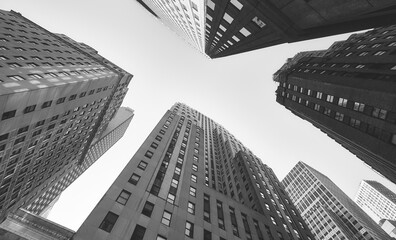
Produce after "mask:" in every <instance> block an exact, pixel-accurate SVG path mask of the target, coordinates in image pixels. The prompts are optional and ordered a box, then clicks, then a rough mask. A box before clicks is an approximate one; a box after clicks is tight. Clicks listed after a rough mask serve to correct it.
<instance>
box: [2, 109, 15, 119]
mask: <svg viewBox="0 0 396 240" xmlns="http://www.w3.org/2000/svg"><path fill="white" fill-rule="evenodd" d="M15 114H16V110H12V111H8V112H5V113H3V115H2V116H1V120H6V119H9V118H13V117H15Z"/></svg>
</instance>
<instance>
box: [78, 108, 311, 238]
mask: <svg viewBox="0 0 396 240" xmlns="http://www.w3.org/2000/svg"><path fill="white" fill-rule="evenodd" d="M73 239H74V240H82V239H97V240H100V239H113V240H120V239H125V240H129V239H133V240H142V239H145V240H148V239H158V240H164V239H169V240H171V239H172V240H176V239H203V240H209V239H221V240H224V239H254V240H257V239H259V240H264V239H273V240H281V239H307V240H309V239H312V240H313V239H314V238H313V236H312V235H311V233H310V231H309V230H308V227H307V226H306V225H305V223H304V221H303V220H302V218H301V216H300V215H299V214H298V212H297V210H296V209H295V207H294V205H293V204H292V202H291V201H290V200H289V198H288V196H287V195H286V193H285V192H284V190H283V188H282V186H281V184H280V183H279V181H278V179H277V178H276V176H275V174H274V173H273V171H272V170H271V169H270V168H269V167H268V166H266V165H265V164H263V163H262V162H261V160H260V159H259V158H257V157H256V156H255V155H254V154H253V153H252V152H251V151H250V150H249V149H247V148H246V147H245V146H243V144H242V143H241V142H240V141H238V140H237V139H235V137H234V136H233V135H232V134H231V133H229V132H228V131H227V130H226V129H225V128H223V127H222V126H221V125H219V124H217V123H216V122H214V121H213V120H211V119H210V118H208V117H206V116H205V115H203V114H201V113H200V112H198V111H196V110H194V109H192V108H190V107H188V106H187V105H185V104H181V103H176V104H175V105H174V106H173V107H172V108H171V110H168V111H167V112H166V113H165V115H164V116H163V117H162V119H161V120H160V121H159V123H158V124H157V126H156V127H155V128H154V129H153V131H152V132H151V133H150V135H149V136H148V137H147V139H146V140H145V141H144V143H143V144H142V146H141V147H140V148H139V150H138V151H137V152H136V154H135V155H134V156H133V157H132V159H131V161H130V162H129V163H128V164H127V166H126V167H125V168H124V170H123V171H122V172H121V174H120V175H119V176H118V177H117V179H116V180H115V182H114V183H113V184H112V186H111V187H110V188H109V190H108V191H107V192H106V194H105V195H104V196H103V198H102V199H101V200H100V202H99V203H98V205H97V206H96V207H95V209H94V210H93V211H92V212H91V214H90V215H89V216H88V218H87V219H86V220H85V221H84V223H83V224H82V226H81V227H80V229H79V230H78V231H77V233H76V235H75V236H74V237H73Z"/></svg>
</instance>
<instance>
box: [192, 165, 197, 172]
mask: <svg viewBox="0 0 396 240" xmlns="http://www.w3.org/2000/svg"><path fill="white" fill-rule="evenodd" d="M192 170H193V171H195V172H196V171H198V166H197V165H195V164H193V165H192Z"/></svg>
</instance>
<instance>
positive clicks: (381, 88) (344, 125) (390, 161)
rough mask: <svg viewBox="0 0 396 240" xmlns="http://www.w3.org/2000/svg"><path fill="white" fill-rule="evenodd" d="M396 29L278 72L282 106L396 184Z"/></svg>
mask: <svg viewBox="0 0 396 240" xmlns="http://www.w3.org/2000/svg"><path fill="white" fill-rule="evenodd" d="M395 70H396V25H394V26H388V27H383V28H376V29H374V30H371V31H368V32H365V33H360V34H353V35H351V36H350V37H349V38H348V39H347V40H346V41H342V42H337V43H335V44H333V46H331V48H329V49H328V50H327V51H326V54H325V55H323V56H316V57H315V56H310V57H304V58H301V59H299V60H298V61H295V64H292V65H290V66H288V67H287V68H285V69H283V70H281V71H278V72H276V74H274V80H275V81H276V82H278V83H279V86H278V88H277V90H276V101H277V102H278V103H279V104H281V105H283V106H284V107H285V108H286V109H288V110H290V111H291V112H292V113H293V114H295V115H297V116H298V117H300V118H302V119H304V120H306V121H309V122H310V123H312V124H313V125H314V126H315V127H317V128H319V129H320V130H321V131H322V132H324V133H326V134H327V135H328V136H329V137H331V138H333V139H334V140H335V141H337V142H338V143H340V144H341V145H342V146H343V147H345V148H346V149H348V150H349V151H350V152H351V153H353V154H355V155H356V156H357V157H358V158H360V159H361V160H363V161H364V162H365V163H366V164H367V165H368V166H370V167H371V168H372V169H374V170H375V171H377V172H379V173H380V174H381V175H383V176H384V177H386V178H388V179H389V180H390V181H392V182H394V183H396V158H395V156H396V104H395V102H396V91H395V89H396V82H395V81H394V80H393V79H395V78H396V71H395Z"/></svg>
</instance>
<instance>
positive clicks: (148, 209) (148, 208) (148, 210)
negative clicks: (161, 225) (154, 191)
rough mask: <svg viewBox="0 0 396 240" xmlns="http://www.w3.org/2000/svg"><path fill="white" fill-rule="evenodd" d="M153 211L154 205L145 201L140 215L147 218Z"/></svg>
mask: <svg viewBox="0 0 396 240" xmlns="http://www.w3.org/2000/svg"><path fill="white" fill-rule="evenodd" d="M153 210H154V204H153V203H151V202H149V201H146V203H145V204H144V207H143V210H142V214H143V215H145V216H147V217H151V213H152V212H153Z"/></svg>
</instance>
